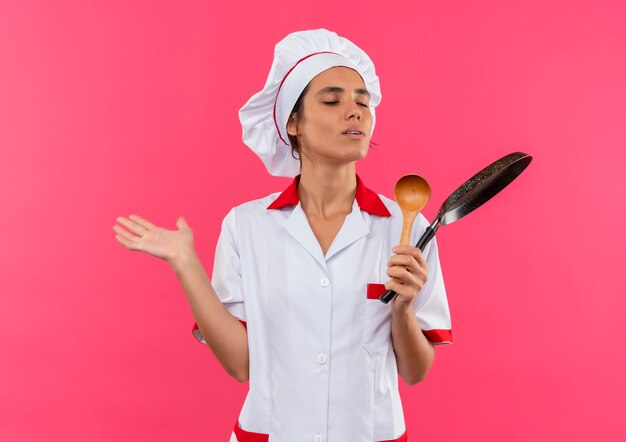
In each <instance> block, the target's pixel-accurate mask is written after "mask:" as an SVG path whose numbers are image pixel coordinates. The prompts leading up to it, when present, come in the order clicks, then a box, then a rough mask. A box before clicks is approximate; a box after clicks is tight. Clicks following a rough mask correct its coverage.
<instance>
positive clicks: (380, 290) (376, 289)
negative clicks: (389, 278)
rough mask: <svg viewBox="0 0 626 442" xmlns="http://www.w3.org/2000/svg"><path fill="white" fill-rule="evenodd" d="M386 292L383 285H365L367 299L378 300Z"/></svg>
mask: <svg viewBox="0 0 626 442" xmlns="http://www.w3.org/2000/svg"><path fill="white" fill-rule="evenodd" d="M386 291H387V289H386V288H385V284H367V299H380V297H381V296H382V295H384V294H385V292H386Z"/></svg>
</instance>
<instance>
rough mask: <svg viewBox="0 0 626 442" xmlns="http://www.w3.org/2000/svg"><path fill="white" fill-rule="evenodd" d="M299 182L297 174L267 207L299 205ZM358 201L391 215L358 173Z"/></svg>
mask: <svg viewBox="0 0 626 442" xmlns="http://www.w3.org/2000/svg"><path fill="white" fill-rule="evenodd" d="M299 182H300V175H298V176H296V177H295V178H294V179H293V181H292V182H291V184H290V185H289V187H287V188H286V189H285V190H284V191H283V192H282V193H281V194H280V195H278V198H276V199H275V200H274V202H273V203H272V204H270V205H269V206H267V208H268V209H280V208H282V207H285V206H288V205H294V206H295V205H297V204H298V203H299V202H300V197H299V196H298V183H299ZM356 202H357V204H358V205H359V207H360V208H361V210H365V211H366V212H367V213H371V214H372V215H378V216H391V213H389V210H387V206H385V204H384V203H383V202H382V200H381V199H380V197H379V196H378V195H377V194H376V192H374V191H373V190H370V189H368V188H367V187H365V185H364V184H363V181H361V178H359V176H358V175H357V176H356Z"/></svg>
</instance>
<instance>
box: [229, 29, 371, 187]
mask: <svg viewBox="0 0 626 442" xmlns="http://www.w3.org/2000/svg"><path fill="white" fill-rule="evenodd" d="M334 66H346V67H349V68H352V69H354V70H355V71H357V72H358V73H359V75H360V76H361V78H362V79H363V82H364V83H365V87H366V88H367V90H368V92H369V93H370V111H371V113H372V132H373V131H374V125H375V123H376V115H375V113H374V107H376V106H378V104H379V103H380V99H381V95H380V85H379V82H378V76H377V75H376V72H375V69H374V63H372V60H371V59H370V58H369V56H368V55H367V54H366V53H365V52H364V51H363V50H362V49H360V48H359V47H357V46H356V45H355V44H354V43H352V42H351V41H349V40H347V39H345V38H343V37H340V36H339V35H337V34H335V33H334V32H331V31H327V30H326V29H315V30H311V31H299V32H294V33H292V34H289V35H287V36H286V37H285V38H284V39H282V40H281V41H280V42H278V44H276V47H275V49H274V61H273V62H272V67H271V69H270V73H269V75H268V77H267V81H266V82H265V86H264V87H263V89H262V90H261V91H259V92H257V93H256V94H254V95H253V96H252V97H251V98H250V99H249V100H248V102H247V103H246V104H244V105H243V107H242V108H241V109H240V110H239V120H240V121H241V126H242V129H243V142H244V143H245V144H246V145H247V146H248V147H249V148H250V149H252V151H254V153H256V154H257V155H258V156H259V157H260V158H261V160H262V161H263V163H264V164H265V167H267V170H268V172H269V173H270V174H271V175H276V176H286V177H294V176H296V175H297V174H298V173H299V166H300V162H299V161H298V160H296V159H294V158H293V156H292V155H291V143H290V142H289V137H288V136H287V128H286V126H287V120H288V119H289V115H290V113H291V111H292V109H293V107H294V105H295V104H296V101H297V100H298V97H299V96H300V94H301V93H302V91H303V90H304V88H305V87H306V85H307V84H308V83H309V82H310V81H311V80H312V79H313V78H314V77H315V76H316V75H318V74H319V73H321V72H323V71H325V70H327V69H329V68H331V67H334Z"/></svg>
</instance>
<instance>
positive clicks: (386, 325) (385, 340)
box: [362, 284, 391, 355]
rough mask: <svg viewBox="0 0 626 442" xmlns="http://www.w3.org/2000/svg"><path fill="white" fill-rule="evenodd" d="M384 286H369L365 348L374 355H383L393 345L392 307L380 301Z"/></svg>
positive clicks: (365, 316) (367, 292) (366, 301)
mask: <svg viewBox="0 0 626 442" xmlns="http://www.w3.org/2000/svg"><path fill="white" fill-rule="evenodd" d="M386 291H387V289H386V288H385V285H384V284H367V290H366V293H365V294H364V298H365V315H364V324H363V339H362V342H363V347H365V349H366V350H367V351H368V353H370V354H372V355H383V354H387V352H388V351H389V345H390V344H391V307H390V306H389V304H384V303H383V302H381V301H380V299H379V298H380V296H381V295H382V294H383V293H385V292H386Z"/></svg>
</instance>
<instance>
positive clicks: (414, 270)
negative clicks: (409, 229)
mask: <svg viewBox="0 0 626 442" xmlns="http://www.w3.org/2000/svg"><path fill="white" fill-rule="evenodd" d="M392 251H393V252H394V253H396V255H392V256H391V257H390V258H389V262H388V263H387V275H389V276H390V277H391V280H389V281H388V282H387V284H385V287H387V289H391V290H394V291H395V292H396V293H398V294H402V295H404V296H405V297H406V298H407V299H409V298H410V299H412V298H413V297H414V296H416V294H417V293H419V291H420V290H422V288H423V287H424V284H425V283H426V280H427V279H428V264H427V263H426V260H425V259H424V257H423V256H422V252H421V251H420V250H419V249H418V248H417V247H413V246H411V245H408V244H400V245H397V246H395V247H394V248H393V249H392Z"/></svg>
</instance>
